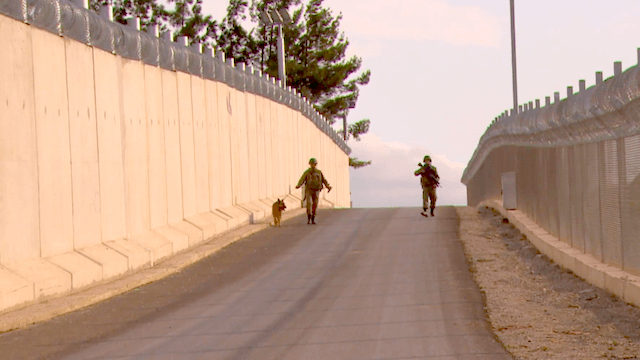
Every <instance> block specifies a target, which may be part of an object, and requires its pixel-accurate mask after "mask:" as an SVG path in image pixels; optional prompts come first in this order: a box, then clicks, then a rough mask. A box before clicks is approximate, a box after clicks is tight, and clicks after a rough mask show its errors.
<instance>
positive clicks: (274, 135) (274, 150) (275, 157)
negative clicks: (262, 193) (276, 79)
mask: <svg viewBox="0 0 640 360" xmlns="http://www.w3.org/2000/svg"><path fill="white" fill-rule="evenodd" d="M279 110H280V104H277V103H272V104H271V106H270V111H271V127H270V130H271V132H270V133H269V135H268V136H269V137H270V138H271V154H272V156H271V168H272V170H273V172H272V176H273V180H272V181H273V189H272V192H271V196H279V195H280V194H282V193H283V192H282V150H281V146H280V145H281V143H282V137H281V136H280V114H279V112H280V111H279Z"/></svg>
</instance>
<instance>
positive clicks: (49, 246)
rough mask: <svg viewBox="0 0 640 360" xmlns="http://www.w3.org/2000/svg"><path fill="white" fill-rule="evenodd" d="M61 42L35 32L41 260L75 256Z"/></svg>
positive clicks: (65, 90) (63, 61) (63, 52)
mask: <svg viewBox="0 0 640 360" xmlns="http://www.w3.org/2000/svg"><path fill="white" fill-rule="evenodd" d="M64 43H65V41H64V39H63V38H61V37H59V36H56V35H53V34H50V33H48V32H45V31H43V30H39V29H35V28H34V29H33V32H32V45H33V75H34V94H35V100H36V101H35V103H36V136H37V143H38V186H39V188H40V249H41V250H40V251H41V253H40V256H42V257H48V256H51V255H55V254H60V253H64V252H67V251H72V250H73V218H72V204H71V150H70V148H69V109H68V107H67V106H68V105H67V79H66V63H65V46H64V45H65V44H64Z"/></svg>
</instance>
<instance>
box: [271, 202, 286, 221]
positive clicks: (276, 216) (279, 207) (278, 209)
mask: <svg viewBox="0 0 640 360" xmlns="http://www.w3.org/2000/svg"><path fill="white" fill-rule="evenodd" d="M286 208H287V206H286V205H285V204H284V201H283V200H280V199H278V201H276V202H274V203H273V206H271V213H272V214H273V226H280V220H281V219H282V212H283V211H284V209H286Z"/></svg>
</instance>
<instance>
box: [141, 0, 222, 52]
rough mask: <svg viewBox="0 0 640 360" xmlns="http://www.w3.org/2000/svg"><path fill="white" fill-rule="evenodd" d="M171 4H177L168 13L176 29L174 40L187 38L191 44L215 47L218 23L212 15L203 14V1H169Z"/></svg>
mask: <svg viewBox="0 0 640 360" xmlns="http://www.w3.org/2000/svg"><path fill="white" fill-rule="evenodd" d="M151 1H153V0H151ZM169 3H170V4H175V7H174V9H173V10H172V11H168V12H167V14H168V19H169V22H170V24H171V25H172V26H173V28H174V29H175V31H174V40H175V39H176V38H177V37H178V36H186V37H187V38H189V44H205V45H208V46H211V47H213V46H215V40H216V37H217V35H216V33H217V30H218V23H217V22H216V21H215V20H213V19H212V17H211V15H204V14H203V13H202V0H169Z"/></svg>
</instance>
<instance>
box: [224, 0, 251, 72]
mask: <svg viewBox="0 0 640 360" xmlns="http://www.w3.org/2000/svg"><path fill="white" fill-rule="evenodd" d="M248 7H249V3H248V2H247V0H230V1H229V6H228V7H227V16H226V17H225V18H224V19H223V20H222V22H221V23H220V35H219V36H218V38H217V43H218V50H219V51H222V52H223V53H224V54H225V56H226V57H227V58H233V59H234V60H235V61H236V62H242V63H245V64H252V58H253V54H254V53H255V52H256V51H257V45H256V40H255V39H254V37H253V35H252V34H251V33H247V31H246V30H245V29H244V28H243V27H242V24H240V20H246V19H247V16H246V14H245V12H246V10H247V8H248Z"/></svg>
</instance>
